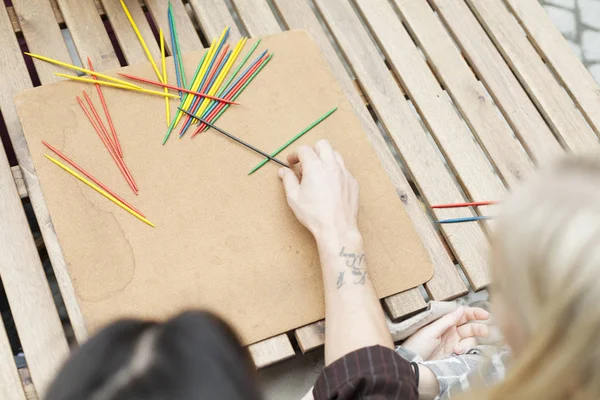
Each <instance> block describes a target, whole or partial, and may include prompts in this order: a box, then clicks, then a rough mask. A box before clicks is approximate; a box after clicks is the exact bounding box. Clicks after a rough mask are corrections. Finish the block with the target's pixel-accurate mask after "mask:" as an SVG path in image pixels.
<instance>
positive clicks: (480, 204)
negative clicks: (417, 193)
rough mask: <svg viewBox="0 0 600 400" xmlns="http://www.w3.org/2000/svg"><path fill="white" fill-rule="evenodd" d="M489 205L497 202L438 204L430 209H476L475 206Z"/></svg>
mask: <svg viewBox="0 0 600 400" xmlns="http://www.w3.org/2000/svg"><path fill="white" fill-rule="evenodd" d="M491 204H498V202H497V201H476V202H474V203H455V204H438V205H436V206H431V208H459V207H476V206H489V205H491Z"/></svg>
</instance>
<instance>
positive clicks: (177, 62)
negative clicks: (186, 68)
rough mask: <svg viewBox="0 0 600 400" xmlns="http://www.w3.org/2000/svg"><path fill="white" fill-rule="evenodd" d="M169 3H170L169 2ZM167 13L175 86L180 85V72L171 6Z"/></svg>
mask: <svg viewBox="0 0 600 400" xmlns="http://www.w3.org/2000/svg"><path fill="white" fill-rule="evenodd" d="M169 5H170V4H169ZM167 14H168V16H169V31H170V32H171V50H172V51H171V53H172V54H173V64H175V75H176V77H177V86H179V87H182V86H181V74H180V72H179V60H178V58H177V45H176V44H175V33H174V29H173V15H172V14H171V7H169V9H168V11H167ZM182 94H183V93H182V92H181V91H180V92H179V98H181V96H182Z"/></svg>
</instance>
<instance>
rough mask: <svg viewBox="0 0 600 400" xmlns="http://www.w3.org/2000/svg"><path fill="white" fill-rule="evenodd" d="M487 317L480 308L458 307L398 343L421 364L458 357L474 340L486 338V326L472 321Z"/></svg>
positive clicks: (474, 342)
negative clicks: (451, 356)
mask: <svg viewBox="0 0 600 400" xmlns="http://www.w3.org/2000/svg"><path fill="white" fill-rule="evenodd" d="M489 316H490V314H489V313H488V312H487V311H485V310H484V309H482V308H477V307H459V308H458V309H456V310H455V311H454V312H451V313H450V314H447V315H444V316H443V317H442V318H440V319H438V320H437V321H434V322H432V323H431V324H429V325H427V326H424V327H423V328H421V329H419V330H418V331H417V332H416V333H414V334H413V335H412V336H411V337H409V338H408V339H406V341H404V343H402V347H404V348H406V349H408V350H411V351H412V352H413V353H416V354H418V355H419V356H421V358H422V359H423V360H424V361H429V360H440V359H442V358H446V357H448V356H450V355H451V354H453V353H454V354H462V353H464V352H465V351H467V350H469V349H471V348H473V347H475V346H476V345H477V339H476V338H477V337H487V336H489V334H490V331H489V328H488V326H487V325H485V324H482V323H480V322H476V321H484V320H486V319H488V318H489Z"/></svg>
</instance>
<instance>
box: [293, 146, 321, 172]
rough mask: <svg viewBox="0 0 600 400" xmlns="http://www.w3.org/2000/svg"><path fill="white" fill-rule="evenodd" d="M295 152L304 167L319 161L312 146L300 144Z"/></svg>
mask: <svg viewBox="0 0 600 400" xmlns="http://www.w3.org/2000/svg"><path fill="white" fill-rule="evenodd" d="M296 153H297V154H298V161H300V162H301V163H302V164H303V167H304V168H306V167H307V166H308V165H310V164H313V163H315V162H318V161H319V156H318V155H317V153H315V150H314V149H313V148H312V147H309V146H300V147H298V150H297V151H296Z"/></svg>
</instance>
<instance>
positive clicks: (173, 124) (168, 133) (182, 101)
mask: <svg viewBox="0 0 600 400" xmlns="http://www.w3.org/2000/svg"><path fill="white" fill-rule="evenodd" d="M207 54H208V51H205V52H204V55H203V56H202V60H200V63H199V64H198V67H196V72H195V73H194V79H192V82H191V83H190V86H189V87H188V90H192V85H193V84H194V81H195V80H196V78H197V77H198V74H199V73H200V68H202V64H204V59H206V55H207ZM188 96H189V93H185V95H184V96H183V99H182V100H181V104H183V103H184V102H185V100H186V99H187V97H188ZM177 115H179V113H176V114H175V116H174V117H173V119H172V120H171V125H169V129H168V130H167V133H166V135H165V138H164V139H163V142H162V144H163V145H164V144H165V143H167V140H169V136H171V132H173V129H174V128H175V121H177Z"/></svg>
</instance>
